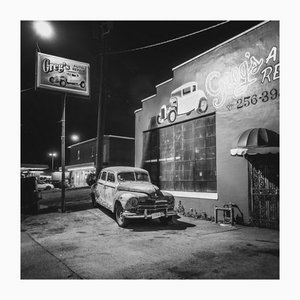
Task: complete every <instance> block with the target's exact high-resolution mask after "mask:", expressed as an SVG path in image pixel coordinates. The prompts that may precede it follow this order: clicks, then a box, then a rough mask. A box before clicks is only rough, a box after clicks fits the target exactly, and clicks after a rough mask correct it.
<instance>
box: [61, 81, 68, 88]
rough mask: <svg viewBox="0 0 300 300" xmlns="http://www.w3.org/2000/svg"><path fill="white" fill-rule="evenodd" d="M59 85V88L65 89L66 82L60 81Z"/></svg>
mask: <svg viewBox="0 0 300 300" xmlns="http://www.w3.org/2000/svg"><path fill="white" fill-rule="evenodd" d="M59 84H60V86H62V87H65V86H66V85H67V82H66V81H65V80H61V81H60V82H59Z"/></svg>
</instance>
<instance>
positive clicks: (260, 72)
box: [135, 21, 279, 227]
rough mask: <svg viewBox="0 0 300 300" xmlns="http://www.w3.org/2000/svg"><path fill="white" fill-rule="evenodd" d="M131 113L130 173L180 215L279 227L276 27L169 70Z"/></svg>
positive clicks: (264, 27) (258, 28) (259, 28)
mask: <svg viewBox="0 0 300 300" xmlns="http://www.w3.org/2000/svg"><path fill="white" fill-rule="evenodd" d="M156 89H157V93H156V94H155V95H153V96H151V97H148V98H146V99H144V100H142V108H141V109H138V110H136V111H135V118H136V127H135V128H136V129H135V166H137V167H143V168H145V169H147V170H148V171H149V172H150V174H151V178H152V181H153V182H154V183H155V184H157V185H158V186H159V187H160V188H161V189H163V190H167V191H170V192H171V193H173V195H174V196H175V198H176V201H177V202H178V201H179V200H180V201H181V203H182V204H183V206H184V207H185V209H186V210H190V209H191V208H192V209H193V210H197V211H198V212H205V213H206V214H207V215H210V216H214V214H215V207H224V205H225V206H226V205H228V204H229V203H234V204H235V205H236V206H237V207H238V209H236V210H235V217H237V216H239V217H242V218H243V220H244V222H245V223H253V224H256V225H258V226H266V227H278V224H279V22H276V21H272V22H263V23H261V24H259V25H258V26H255V27H253V28H251V29H250V30H247V31H246V32H244V33H242V34H240V35H238V36H236V37H234V38H232V39H230V40H228V41H226V42H224V43H222V44H220V45H218V46H217V47H215V48H213V49H211V50H209V51H207V52H205V53H202V54H200V55H198V56H197V57H195V58H192V59H191V60H189V61H187V62H185V63H183V64H181V65H179V66H177V67H175V68H173V78H172V79H169V80H167V81H165V82H163V83H161V84H159V85H157V86H156Z"/></svg>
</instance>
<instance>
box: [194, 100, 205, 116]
mask: <svg viewBox="0 0 300 300" xmlns="http://www.w3.org/2000/svg"><path fill="white" fill-rule="evenodd" d="M202 102H203V104H204V105H203V107H202ZM206 111H207V100H206V98H204V97H202V98H200V100H199V104H198V108H197V109H196V112H197V113H198V114H201V113H205V112H206Z"/></svg>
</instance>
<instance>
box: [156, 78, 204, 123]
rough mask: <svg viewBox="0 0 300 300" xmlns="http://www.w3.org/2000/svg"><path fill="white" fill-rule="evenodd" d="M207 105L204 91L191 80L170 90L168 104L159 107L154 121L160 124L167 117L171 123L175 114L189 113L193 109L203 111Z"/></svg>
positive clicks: (198, 111)
mask: <svg viewBox="0 0 300 300" xmlns="http://www.w3.org/2000/svg"><path fill="white" fill-rule="evenodd" d="M207 107H208V104H207V98H206V95H205V93H204V92H203V91H202V90H200V89H198V88H197V82H194V81H191V82H188V83H185V84H183V85H181V86H180V87H178V88H177V89H175V90H174V91H172V92H171V98H170V100H169V104H168V105H163V106H162V107H161V109H160V113H159V114H158V116H157V118H156V121H157V123H158V124H161V123H163V122H164V121H165V120H167V119H168V120H169V122H170V123H173V122H175V120H176V118H177V116H180V115H189V114H190V113H191V112H192V111H194V110H196V112H197V113H199V114H200V113H204V112H206V110H207Z"/></svg>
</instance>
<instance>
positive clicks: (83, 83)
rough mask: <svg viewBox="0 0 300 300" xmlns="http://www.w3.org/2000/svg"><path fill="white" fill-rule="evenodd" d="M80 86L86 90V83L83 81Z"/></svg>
mask: <svg viewBox="0 0 300 300" xmlns="http://www.w3.org/2000/svg"><path fill="white" fill-rule="evenodd" d="M80 86H81V87H82V88H83V89H84V88H85V82H84V81H82V82H81V83H80Z"/></svg>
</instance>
